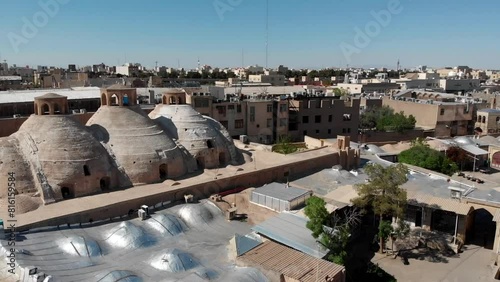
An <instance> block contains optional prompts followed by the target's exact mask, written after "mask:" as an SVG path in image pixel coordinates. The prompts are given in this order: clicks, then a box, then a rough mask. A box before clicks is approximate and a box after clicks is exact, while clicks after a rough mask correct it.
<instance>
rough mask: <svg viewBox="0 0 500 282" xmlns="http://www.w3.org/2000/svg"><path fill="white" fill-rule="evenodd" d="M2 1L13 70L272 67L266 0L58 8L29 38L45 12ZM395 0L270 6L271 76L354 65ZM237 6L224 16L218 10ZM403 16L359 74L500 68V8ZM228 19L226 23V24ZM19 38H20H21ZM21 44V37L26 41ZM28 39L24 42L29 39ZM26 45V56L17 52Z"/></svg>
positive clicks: (475, 6) (3, 43)
mask: <svg viewBox="0 0 500 282" xmlns="http://www.w3.org/2000/svg"><path fill="white" fill-rule="evenodd" d="M51 1H58V0H33V1H2V2H1V4H0V8H1V11H2V16H1V17H0V54H1V57H2V60H3V59H7V60H8V62H9V63H10V64H13V63H16V64H17V65H32V66H36V65H55V66H65V65H67V64H69V63H74V64H77V65H79V66H83V65H91V64H96V63H100V62H104V63H106V64H109V65H116V64H118V63H120V64H123V63H124V62H125V60H127V61H128V62H140V63H142V64H143V65H146V66H154V64H155V61H158V64H159V65H167V66H174V67H176V66H177V62H178V60H179V61H180V64H181V65H182V66H184V67H195V66H196V64H197V58H198V57H199V58H200V61H201V63H202V64H208V65H212V66H240V65H241V63H242V56H241V54H242V50H244V64H245V65H251V64H259V65H265V41H266V35H265V34H266V33H265V30H266V20H265V19H266V1H265V0H178V1H173V0H143V1H138V0H134V1H132V0H59V1H68V3H67V4H64V5H59V11H58V12H57V13H56V14H55V15H53V17H52V16H49V20H48V23H47V24H46V25H45V26H42V27H40V28H38V31H37V32H36V33H35V34H34V36H31V34H28V36H29V37H32V38H26V37H25V36H23V32H22V29H23V26H24V25H25V23H24V22H23V18H25V19H27V20H28V21H30V22H33V16H34V15H36V14H37V13H38V15H40V12H41V11H43V10H42V8H41V7H40V3H45V2H51ZM389 2H390V1H389V0H363V1H362V0H358V1H354V0H307V1H306V0H269V67H276V66H277V65H279V64H284V65H286V66H290V67H296V68H298V67H318V68H319V67H330V66H345V65H346V64H347V60H346V57H345V56H344V54H343V52H342V49H341V47H340V46H341V45H342V42H344V44H349V45H351V46H354V47H355V46H356V45H355V43H354V38H355V35H356V32H355V28H356V27H358V28H360V29H361V30H364V29H365V26H366V25H367V24H368V23H370V22H371V21H373V20H374V18H373V16H372V14H371V12H372V11H379V10H382V9H385V10H387V5H388V3H389ZM217 3H219V4H220V3H222V4H221V5H222V6H219V7H221V9H223V6H224V5H231V3H236V4H237V5H235V6H234V7H230V6H225V7H226V8H227V7H230V9H229V10H226V11H224V12H219V13H218V12H217V9H216V8H215V6H214V5H215V4H217ZM400 6H401V8H402V11H401V12H400V13H398V14H393V15H392V18H391V20H390V22H389V24H388V25H387V26H385V27H382V28H381V29H380V32H378V33H377V34H376V35H375V36H373V37H371V38H370V42H369V44H367V46H363V48H359V50H358V51H359V53H355V54H353V55H352V56H351V57H350V61H349V63H350V65H351V66H382V65H383V66H387V67H395V65H396V62H397V59H398V58H399V59H400V60H401V64H402V65H403V66H404V67H414V66H417V65H420V64H422V65H429V66H435V67H441V66H455V65H469V66H471V67H481V68H494V69H500V52H499V51H500V50H499V46H500V36H499V35H500V34H499V33H500V29H499V27H500V17H499V16H498V11H500V1H498V0H482V1H472V0H454V1H448V0H446V1H436V0H400ZM220 14H222V17H221V16H219V15H220ZM41 19H43V16H42V18H41ZM13 34H15V35H16V36H13ZM17 36H19V37H17ZM20 37H24V39H22V40H20V39H19V38H20ZM13 38H15V39H17V49H18V50H17V51H18V52H16V50H15V49H16V48H14V47H13V45H16V43H14V44H12V43H11V41H13Z"/></svg>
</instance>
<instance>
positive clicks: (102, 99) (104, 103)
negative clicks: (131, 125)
mask: <svg viewBox="0 0 500 282" xmlns="http://www.w3.org/2000/svg"><path fill="white" fill-rule="evenodd" d="M107 104H108V100H107V97H106V94H104V93H102V95H101V106H106V105H107Z"/></svg>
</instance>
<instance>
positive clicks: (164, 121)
mask: <svg viewBox="0 0 500 282" xmlns="http://www.w3.org/2000/svg"><path fill="white" fill-rule="evenodd" d="M153 121H154V122H156V123H157V124H158V125H159V126H160V128H163V129H165V130H167V135H168V136H170V138H173V139H177V140H179V134H178V133H177V126H175V124H174V123H173V122H172V120H171V119H169V118H167V117H164V116H159V117H158V118H156V119H153Z"/></svg>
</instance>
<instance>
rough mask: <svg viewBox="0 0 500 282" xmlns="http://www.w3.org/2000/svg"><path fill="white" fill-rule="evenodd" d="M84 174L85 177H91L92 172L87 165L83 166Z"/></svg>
mask: <svg viewBox="0 0 500 282" xmlns="http://www.w3.org/2000/svg"><path fill="white" fill-rule="evenodd" d="M83 174H84V175H85V176H89V175H90V170H89V167H88V166H87V165H84V166H83Z"/></svg>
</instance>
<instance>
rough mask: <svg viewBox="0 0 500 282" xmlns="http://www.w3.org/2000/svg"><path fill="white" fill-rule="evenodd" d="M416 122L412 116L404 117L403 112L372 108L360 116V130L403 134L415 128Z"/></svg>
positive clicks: (385, 107)
mask: <svg viewBox="0 0 500 282" xmlns="http://www.w3.org/2000/svg"><path fill="white" fill-rule="evenodd" d="M416 123H417V120H416V119H415V117H414V116H412V115H409V116H405V114H404V113H403V112H399V113H394V110H393V109H392V108H390V107H389V106H382V107H372V108H370V109H367V110H366V111H365V112H363V113H362V114H361V117H360V128H361V129H374V128H375V129H377V130H379V131H396V132H399V133H403V132H405V131H408V130H412V129H414V128H415V124H416Z"/></svg>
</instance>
